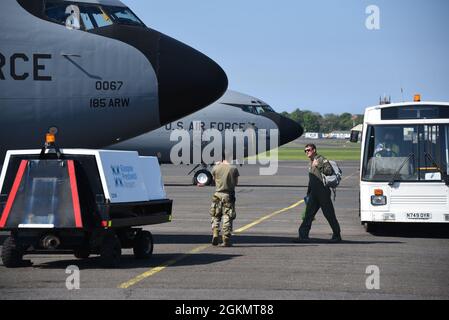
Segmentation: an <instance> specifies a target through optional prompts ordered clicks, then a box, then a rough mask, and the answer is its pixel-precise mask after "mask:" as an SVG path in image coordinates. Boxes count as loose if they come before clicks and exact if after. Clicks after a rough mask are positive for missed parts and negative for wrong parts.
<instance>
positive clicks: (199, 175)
mask: <svg viewBox="0 0 449 320" xmlns="http://www.w3.org/2000/svg"><path fill="white" fill-rule="evenodd" d="M195 122H196V123H197V124H198V123H199V124H200V127H201V130H207V129H216V130H218V131H220V132H221V134H222V136H223V137H224V135H225V133H224V132H225V130H233V131H238V130H242V131H244V130H246V129H248V128H253V129H254V132H255V139H256V141H259V138H260V137H259V133H260V132H261V129H264V132H266V133H267V134H268V135H267V136H266V137H267V138H268V139H267V140H269V139H270V135H269V133H270V130H272V129H275V130H277V133H278V136H277V138H278V139H279V140H278V141H277V143H276V144H275V145H276V146H278V145H279V146H281V145H283V144H286V143H289V142H290V141H293V140H295V139H297V138H298V137H300V136H301V135H302V133H303V128H302V127H301V126H300V125H299V124H298V123H297V122H295V121H293V120H291V119H289V118H287V117H284V116H282V115H280V114H278V113H276V112H275V111H274V110H273V109H272V108H271V107H270V106H269V105H268V104H267V103H266V102H264V101H262V100H260V99H258V98H255V97H252V96H249V95H246V94H243V93H239V92H236V91H232V90H228V91H227V92H226V93H225V94H224V95H223V96H222V97H221V98H220V99H219V100H217V101H216V102H214V103H213V104H211V105H209V106H208V107H206V108H204V109H202V110H200V111H197V112H195V113H193V114H191V115H189V116H187V117H184V118H182V119H180V120H178V121H174V122H171V123H169V124H167V125H165V126H163V127H161V128H159V129H157V130H154V131H151V132H148V133H145V134H142V135H140V136H138V137H135V138H132V139H129V140H126V141H122V142H120V143H118V144H115V145H112V146H109V147H108V148H107V149H116V150H137V151H138V152H139V154H141V155H147V156H157V157H158V158H159V160H160V162H161V163H172V159H171V158H170V153H171V150H172V148H173V147H174V146H175V145H176V144H177V143H178V141H171V140H170V135H171V134H172V132H173V130H175V129H181V130H186V131H188V132H189V134H190V136H192V131H193V130H194V128H195V125H197V124H196V123H195ZM194 143H195V142H194V140H190V150H193V144H194ZM232 143H233V150H235V144H236V141H235V140H234V141H233V142H232ZM265 145H266V147H267V149H270V148H269V147H270V144H269V143H268V142H266V143H265ZM246 147H247V145H245V156H248V155H249V156H251V155H253V154H248V150H247V149H246ZM203 148H204V145H203V146H202V148H200V150H201V149H203ZM255 151H256V152H255V153H256V154H258V153H260V150H255ZM263 151H265V150H263ZM190 153H191V154H192V151H190ZM194 159H195V158H194V157H191V162H190V163H189V164H194V165H196V167H195V168H194V169H193V170H192V171H191V172H195V173H194V175H193V184H195V185H196V184H202V185H209V184H211V183H212V176H211V174H210V172H209V170H208V167H209V165H210V163H206V162H204V159H202V158H200V157H198V158H197V159H198V160H199V161H197V162H195V161H194Z"/></svg>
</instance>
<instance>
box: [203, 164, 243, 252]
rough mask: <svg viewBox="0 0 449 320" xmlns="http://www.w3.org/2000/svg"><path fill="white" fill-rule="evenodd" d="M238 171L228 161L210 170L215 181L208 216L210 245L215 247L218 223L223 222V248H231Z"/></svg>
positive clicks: (217, 236) (217, 240)
mask: <svg viewBox="0 0 449 320" xmlns="http://www.w3.org/2000/svg"><path fill="white" fill-rule="evenodd" d="M239 175H240V174H239V171H238V170H237V168H236V167H235V166H233V165H231V164H230V163H229V162H228V161H226V160H223V162H221V163H219V164H217V165H216V166H215V167H214V169H213V170H212V176H213V177H214V180H215V193H214V195H213V197H212V204H211V207H210V215H211V217H212V219H211V223H212V233H213V236H212V245H214V246H217V245H218V243H219V237H220V223H221V222H222V220H223V226H222V232H223V246H224V247H230V246H231V235H232V222H233V220H234V219H235V217H236V212H235V200H236V199H235V187H236V186H237V184H238V177H239Z"/></svg>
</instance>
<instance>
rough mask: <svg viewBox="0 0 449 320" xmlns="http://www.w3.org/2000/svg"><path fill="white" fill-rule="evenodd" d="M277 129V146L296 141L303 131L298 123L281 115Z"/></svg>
mask: <svg viewBox="0 0 449 320" xmlns="http://www.w3.org/2000/svg"><path fill="white" fill-rule="evenodd" d="M278 127H279V144H280V145H281V146H282V145H284V144H286V143H289V142H291V141H293V140H296V139H298V138H299V137H300V136H301V135H302V134H303V132H304V129H303V128H302V127H301V126H300V125H299V123H297V122H296V121H293V120H292V119H290V118H287V117H284V116H281V115H280V119H279V124H278Z"/></svg>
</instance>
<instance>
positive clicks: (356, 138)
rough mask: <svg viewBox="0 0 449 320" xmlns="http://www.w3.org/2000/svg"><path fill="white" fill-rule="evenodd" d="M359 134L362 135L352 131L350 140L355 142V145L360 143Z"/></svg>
mask: <svg viewBox="0 0 449 320" xmlns="http://www.w3.org/2000/svg"><path fill="white" fill-rule="evenodd" d="M359 134H360V131H356V130H353V131H351V138H350V139H349V141H351V142H355V143H356V142H358V141H359Z"/></svg>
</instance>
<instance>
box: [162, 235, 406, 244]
mask: <svg viewBox="0 0 449 320" xmlns="http://www.w3.org/2000/svg"><path fill="white" fill-rule="evenodd" d="M210 240H211V235H204V234H187V235H182V234H172V235H171V234H159V235H154V242H155V243H156V244H158V243H159V244H162V243H164V244H168V243H174V244H176V243H178V244H206V243H210ZM232 242H233V244H234V246H236V247H238V246H240V245H242V246H245V247H248V246H247V245H248V244H254V245H258V244H263V245H265V246H266V247H276V245H279V244H288V245H290V246H292V247H297V246H301V245H309V244H331V243H330V242H329V239H317V238H311V239H310V242H308V243H294V242H293V237H277V236H258V235H250V236H246V235H234V236H233V237H232ZM397 243H402V242H400V241H378V240H372V241H352V240H345V239H343V241H342V242H339V243H338V244H397ZM285 246H286V245H283V246H282V247H285ZM257 247H261V246H260V245H258V246H257ZM279 247H280V246H279Z"/></svg>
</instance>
